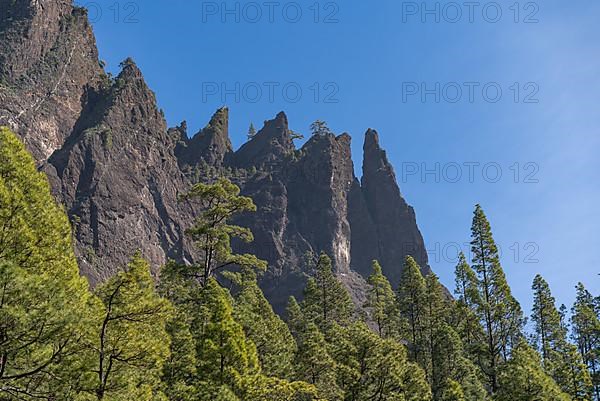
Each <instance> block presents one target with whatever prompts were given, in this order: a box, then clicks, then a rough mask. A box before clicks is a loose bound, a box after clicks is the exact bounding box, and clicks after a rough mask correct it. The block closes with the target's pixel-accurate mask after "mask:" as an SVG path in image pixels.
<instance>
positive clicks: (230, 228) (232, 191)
mask: <svg viewBox="0 0 600 401" xmlns="http://www.w3.org/2000/svg"><path fill="white" fill-rule="evenodd" d="M183 200H185V201H188V202H193V203H197V204H198V205H199V206H200V208H201V210H202V212H201V214H200V215H199V216H198V217H197V218H196V221H195V222H194V225H193V227H192V228H190V229H188V230H187V231H186V233H187V234H188V236H189V237H190V238H191V239H192V241H194V243H195V244H196V245H197V248H198V251H199V253H200V258H199V262H198V263H196V264H194V265H193V266H190V267H188V269H187V272H185V275H186V276H191V277H193V278H195V279H197V280H198V281H199V282H200V283H201V284H202V285H206V283H207V282H208V279H209V278H211V277H213V276H214V275H215V274H216V273H218V272H221V271H222V270H223V269H225V268H227V267H233V266H242V267H252V268H257V269H259V270H265V269H266V268H267V263H266V262H265V261H264V260H260V259H258V258H257V257H256V256H254V255H251V254H235V253H234V252H233V251H232V249H231V240H232V239H233V238H237V239H240V240H242V241H245V242H252V241H253V240H254V237H253V235H252V232H251V231H250V230H249V229H248V228H246V227H240V226H236V225H232V224H230V220H231V219H232V218H233V217H234V216H236V215H238V214H240V213H243V212H254V211H256V206H255V205H254V202H253V201H252V199H251V198H248V197H246V196H240V188H239V187H238V186H237V185H235V184H233V183H232V182H231V181H229V180H228V179H226V178H220V179H219V180H217V182H216V183H214V184H203V183H199V184H196V185H194V186H193V187H192V189H191V190H190V191H189V192H188V193H187V194H186V195H185V196H183Z"/></svg>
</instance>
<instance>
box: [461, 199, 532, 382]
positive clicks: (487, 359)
mask: <svg viewBox="0 0 600 401" xmlns="http://www.w3.org/2000/svg"><path fill="white" fill-rule="evenodd" d="M471 231H472V240H471V251H472V254H473V270H474V271H475V272H476V273H477V275H478V284H479V297H478V304H477V305H476V306H475V307H476V311H477V314H478V316H479V318H480V320H481V322H482V325H483V328H484V332H485V341H484V344H483V346H484V347H485V355H484V357H483V358H482V363H480V368H481V370H482V371H483V372H484V373H485V374H486V375H487V378H488V383H489V388H490V390H491V392H492V393H495V392H496V391H497V390H498V368H499V366H500V365H501V364H502V363H503V361H505V360H507V359H508V357H509V356H510V352H511V348H512V346H513V345H515V344H516V343H517V342H518V341H520V339H521V337H522V331H521V330H522V326H523V323H524V319H523V313H522V311H521V308H520V306H519V304H518V302H517V301H516V299H515V298H514V297H513V296H512V294H511V291H510V287H509V286H508V283H507V281H506V276H505V275H504V271H503V270H502V266H501V265H500V257H499V254H498V248H497V247H496V243H495V242H494V238H493V236H492V230H491V227H490V223H489V222H488V220H487V218H486V216H485V214H484V212H483V210H482V209H481V206H479V205H477V206H476V207H475V212H474V216H473V224H472V227H471Z"/></svg>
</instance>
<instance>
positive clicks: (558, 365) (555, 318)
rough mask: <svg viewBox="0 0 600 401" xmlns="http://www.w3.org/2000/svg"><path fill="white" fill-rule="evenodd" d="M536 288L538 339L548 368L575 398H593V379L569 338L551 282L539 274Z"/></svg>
mask: <svg viewBox="0 0 600 401" xmlns="http://www.w3.org/2000/svg"><path fill="white" fill-rule="evenodd" d="M532 289H533V292H534V300H533V310H532V316H531V319H532V321H533V322H534V331H535V335H534V343H535V345H536V346H537V349H538V350H539V351H540V353H541V355H542V361H543V365H544V370H545V371H546V373H547V374H548V375H550V376H551V377H552V378H553V379H554V380H555V381H556V383H557V384H558V385H559V386H560V387H561V389H562V390H563V391H564V392H565V393H567V394H569V395H570V396H571V398H573V399H574V400H587V399H590V384H591V379H590V377H589V374H588V372H587V370H586V369H585V367H584V366H585V365H583V361H582V359H581V356H580V355H579V353H578V352H577V349H576V348H575V347H574V346H573V345H572V344H569V343H568V341H567V328H566V327H565V324H564V323H563V317H562V315H561V312H559V311H558V310H557V309H556V306H555V300H554V297H553V296H552V293H551V291H550V287H549V286H548V283H547V282H546V281H545V280H544V279H543V278H542V276H540V275H539V274H538V275H537V276H536V277H535V279H534V281H533V286H532ZM582 367H583V369H582Z"/></svg>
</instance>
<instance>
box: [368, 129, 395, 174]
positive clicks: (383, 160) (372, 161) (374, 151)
mask: <svg viewBox="0 0 600 401" xmlns="http://www.w3.org/2000/svg"><path fill="white" fill-rule="evenodd" d="M382 168H386V169H388V170H391V169H392V166H391V165H390V163H389V161H388V158H387V154H386V152H385V150H383V149H382V148H381V145H380V144H379V134H378V133H377V131H375V130H374V129H371V128H369V129H368V130H367V132H366V133H365V142H364V145H363V172H364V173H365V174H367V173H369V172H375V171H377V170H379V169H382Z"/></svg>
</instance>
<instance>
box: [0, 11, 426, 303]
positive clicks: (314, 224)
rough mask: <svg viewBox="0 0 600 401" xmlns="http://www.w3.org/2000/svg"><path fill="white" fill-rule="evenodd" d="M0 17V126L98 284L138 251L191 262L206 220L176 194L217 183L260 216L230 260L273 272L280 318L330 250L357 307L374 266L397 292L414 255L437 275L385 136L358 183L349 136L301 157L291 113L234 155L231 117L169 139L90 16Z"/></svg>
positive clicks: (248, 220) (251, 220) (223, 115)
mask: <svg viewBox="0 0 600 401" xmlns="http://www.w3.org/2000/svg"><path fill="white" fill-rule="evenodd" d="M12 4H14V5H15V7H14V8H13V7H11V5H12ZM0 11H2V14H0V77H1V79H2V81H1V86H0V119H1V121H0V124H7V125H9V126H10V127H11V128H13V129H14V130H15V131H16V132H17V133H18V134H19V135H20V136H21V137H22V138H23V139H24V141H25V142H26V144H27V146H28V147H29V149H30V150H31V152H32V153H33V155H34V156H35V158H36V160H37V161H38V163H39V165H40V168H41V169H43V171H45V172H46V173H47V174H48V177H49V179H50V182H51V184H52V187H53V190H54V193H55V194H56V197H57V199H59V200H60V201H61V202H62V203H63V204H64V205H65V207H66V210H67V212H68V213H69V216H70V218H71V221H72V224H73V229H74V237H75V245H76V252H77V256H78V258H79V261H80V266H81V269H82V272H83V273H84V274H85V275H86V276H88V277H89V278H90V279H91V280H92V282H93V283H97V282H99V281H102V280H104V279H106V278H107V277H109V276H110V275H111V274H113V273H114V272H115V271H116V269H118V268H119V267H120V266H122V265H123V264H124V263H125V262H126V261H127V260H128V258H130V256H131V255H132V254H133V253H134V252H135V251H137V250H140V251H141V252H142V255H143V256H144V257H146V258H147V259H148V260H150V262H151V264H152V266H153V267H154V269H158V267H159V266H161V265H162V264H164V263H165V262H166V261H167V260H168V259H174V260H177V261H180V262H183V263H192V262H193V261H194V249H193V246H192V244H190V243H189V241H188V240H187V238H186V236H185V230H186V228H187V227H189V226H190V225H191V224H192V222H193V218H194V216H195V214H196V213H198V210H193V207H192V206H191V205H188V204H187V203H184V202H181V201H179V199H180V195H181V194H183V193H185V192H186V191H187V190H188V189H189V188H190V186H191V185H192V184H193V183H195V182H198V181H210V180H213V179H214V178H215V177H217V176H221V175H225V176H227V177H229V178H230V179H232V180H233V181H234V182H236V183H237V184H238V185H239V186H240V187H241V189H242V193H243V194H244V195H247V196H251V197H252V198H253V199H254V202H255V203H256V205H257V212H256V213H253V214H245V215H242V216H239V218H238V220H237V221H236V223H238V224H240V225H244V226H248V227H250V228H251V229H252V231H253V233H254V236H255V241H254V242H253V243H250V244H246V243H234V247H235V248H236V250H238V251H244V252H252V253H255V254H257V255H258V256H259V257H261V258H263V259H266V260H267V261H268V262H269V269H268V271H267V272H266V274H264V275H263V277H262V278H261V286H262V288H263V289H264V291H265V294H266V295H267V297H268V298H269V300H271V302H272V303H273V305H274V306H275V309H276V310H277V311H280V312H281V311H283V308H284V306H285V303H286V301H287V298H288V297H289V296H290V295H296V296H299V295H301V291H302V288H303V287H304V284H305V281H306V278H307V277H308V275H309V274H310V273H311V271H312V269H313V267H314V258H315V256H316V255H318V253H320V252H321V251H325V252H327V253H328V254H329V255H331V257H332V259H333V262H334V266H335V270H336V273H337V274H338V276H339V277H340V279H341V280H342V281H343V282H344V283H345V284H346V286H347V287H348V288H349V289H350V290H351V293H352V295H353V297H354V299H355V301H356V302H357V304H359V305H360V304H362V303H363V301H364V296H365V295H364V292H365V289H366V284H365V280H364V277H365V276H367V275H368V274H369V273H370V265H371V261H372V260H373V259H378V260H379V261H380V262H381V264H382V266H383V269H384V272H385V273H386V275H387V276H388V277H389V278H390V279H391V281H392V284H393V285H394V286H396V285H397V284H398V281H399V277H400V272H401V269H402V264H403V259H404V257H405V255H407V254H411V255H414V256H415V257H416V259H417V260H418V261H419V262H420V263H421V265H422V266H423V268H424V269H425V270H428V267H427V256H426V253H425V247H424V244H423V239H422V237H421V234H420V233H419V230H418V228H417V224H416V219H415V214H414V211H413V209H412V208H411V207H410V206H409V205H408V204H407V203H406V202H405V200H404V199H403V198H402V196H401V193H400V190H399V188H398V186H397V184H396V179H395V175H394V171H393V168H392V166H391V165H390V163H389V161H388V160H387V157H386V155H385V152H384V151H383V150H382V149H381V147H380V145H379V141H378V137H377V133H376V132H375V131H372V130H369V131H368V132H367V134H366V137H365V144H364V160H363V176H362V180H359V179H358V178H357V177H356V176H355V174H354V166H353V162H352V155H351V152H350V142H351V138H350V136H349V135H348V134H342V135H339V136H335V135H333V134H327V135H318V136H313V137H311V138H310V139H309V140H308V141H307V142H306V143H305V144H304V146H302V147H301V148H300V149H296V148H295V146H294V143H293V139H292V132H291V131H290V129H289V127H288V119H287V116H286V115H285V114H284V113H283V112H282V113H279V114H278V115H277V116H276V117H275V118H274V119H273V120H269V121H265V124H264V127H263V128H262V129H261V130H260V131H259V132H258V133H257V134H256V135H255V136H254V137H253V138H252V139H251V140H249V141H248V142H247V143H246V144H244V145H243V146H242V147H241V148H240V149H238V150H237V151H234V150H233V148H232V145H231V141H230V139H229V135H228V118H229V110H228V109H227V108H222V109H219V110H217V112H216V113H215V114H214V115H213V117H212V118H211V120H210V122H209V123H208V125H207V126H206V127H205V128H204V129H202V130H201V131H200V132H198V133H197V134H196V135H194V136H193V137H192V138H189V137H188V132H187V124H186V123H185V122H183V123H181V124H180V125H179V126H178V127H175V128H171V129H168V128H167V126H166V123H165V119H164V116H163V115H162V112H160V111H159V110H158V108H157V106H156V99H155V96H154V94H153V93H152V91H151V90H150V89H149V88H148V86H147V85H146V83H145V81H144V78H143V76H142V73H141V71H140V70H139V69H138V67H137V66H136V65H135V63H134V62H133V61H132V60H126V61H125V62H124V63H123V65H122V72H121V73H120V74H119V76H118V77H117V78H115V79H111V78H109V77H108V76H106V75H105V74H104V72H103V70H102V68H101V67H100V65H99V61H98V54H97V51H96V47H95V43H94V37H93V35H92V32H91V29H90V27H89V24H88V22H87V17H86V14H85V11H83V10H81V9H79V8H76V7H73V6H72V5H71V4H70V3H69V2H65V1H62V2H61V1H56V0H52V1H50V0H48V1H44V0H16V1H13V0H0ZM42 42H43V43H42ZM17 55H19V56H17Z"/></svg>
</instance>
